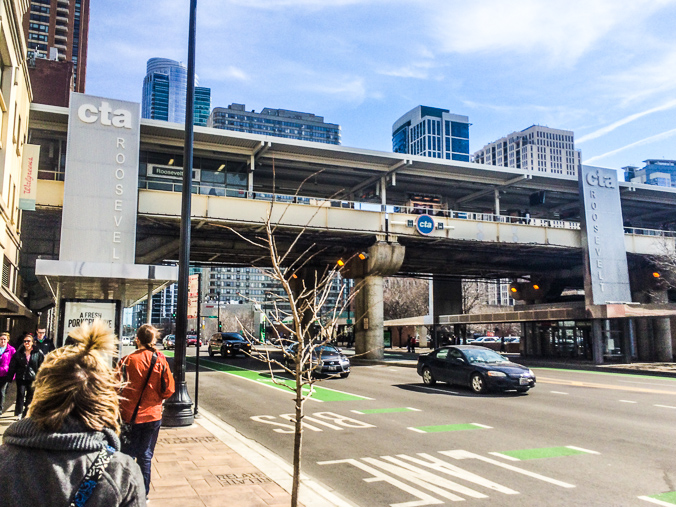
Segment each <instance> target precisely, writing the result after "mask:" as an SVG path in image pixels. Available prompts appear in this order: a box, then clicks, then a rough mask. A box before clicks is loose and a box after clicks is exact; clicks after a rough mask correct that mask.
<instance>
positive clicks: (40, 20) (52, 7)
mask: <svg viewBox="0 0 676 507" xmlns="http://www.w3.org/2000/svg"><path fill="white" fill-rule="evenodd" d="M23 28H24V33H25V35H26V44H27V46H28V50H29V51H33V52H36V56H38V57H39V58H49V59H51V60H58V61H61V62H72V63H73V74H74V76H73V89H74V90H75V91H76V92H81V93H84V91H85V76H86V72H87V33H88V31H89V0H30V8H29V10H28V11H27V12H26V14H25V15H24V17H23ZM34 79H35V78H34V76H32V75H31V80H34Z"/></svg>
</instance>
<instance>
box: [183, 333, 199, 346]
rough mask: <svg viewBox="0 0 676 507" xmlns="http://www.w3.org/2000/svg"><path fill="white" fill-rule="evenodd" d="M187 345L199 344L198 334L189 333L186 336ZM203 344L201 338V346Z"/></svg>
mask: <svg viewBox="0 0 676 507" xmlns="http://www.w3.org/2000/svg"><path fill="white" fill-rule="evenodd" d="M185 343H186V347H196V346H197V335H196V334H189V335H188V336H186V337H185ZM201 346H202V340H200V347H201Z"/></svg>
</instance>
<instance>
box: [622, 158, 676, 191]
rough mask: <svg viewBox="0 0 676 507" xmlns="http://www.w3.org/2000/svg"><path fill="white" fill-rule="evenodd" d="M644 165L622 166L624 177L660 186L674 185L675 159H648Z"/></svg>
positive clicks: (675, 175)
mask: <svg viewBox="0 0 676 507" xmlns="http://www.w3.org/2000/svg"><path fill="white" fill-rule="evenodd" d="M643 163H644V164H645V167H643V168H641V169H639V168H638V167H634V166H627V167H623V168H622V169H624V179H625V180H626V181H632V182H634V183H644V184H646V185H657V186H660V187H676V160H663V159H652V158H651V159H648V160H644V161H643Z"/></svg>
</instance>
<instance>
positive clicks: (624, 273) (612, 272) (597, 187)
mask: <svg viewBox="0 0 676 507" xmlns="http://www.w3.org/2000/svg"><path fill="white" fill-rule="evenodd" d="M579 187H580V199H581V201H582V210H583V220H582V249H583V252H584V264H585V273H584V288H585V301H586V303H587V305H605V304H615V303H629V302H631V290H630V286H629V270H628V268H627V250H626V247H625V244H624V227H623V222H622V206H621V203H620V191H619V186H618V184H617V171H615V170H614V169H605V168H600V167H592V166H582V170H581V171H580V175H579Z"/></svg>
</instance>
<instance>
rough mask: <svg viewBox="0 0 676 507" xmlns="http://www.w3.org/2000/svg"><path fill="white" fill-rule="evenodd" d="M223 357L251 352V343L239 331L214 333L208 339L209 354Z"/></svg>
mask: <svg viewBox="0 0 676 507" xmlns="http://www.w3.org/2000/svg"><path fill="white" fill-rule="evenodd" d="M215 354H221V355H222V356H223V357H229V356H236V355H237V354H242V355H247V354H251V343H249V342H248V341H247V340H246V339H244V337H243V336H242V335H241V334H239V333H214V334H213V335H211V339H210V340H209V355H210V356H211V357H214V355H215Z"/></svg>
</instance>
